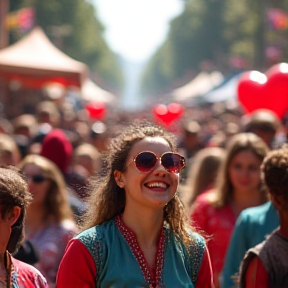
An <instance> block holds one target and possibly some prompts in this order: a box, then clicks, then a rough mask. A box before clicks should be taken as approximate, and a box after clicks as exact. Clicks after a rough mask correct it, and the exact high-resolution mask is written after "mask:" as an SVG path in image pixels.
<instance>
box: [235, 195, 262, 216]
mask: <svg viewBox="0 0 288 288" xmlns="http://www.w3.org/2000/svg"><path fill="white" fill-rule="evenodd" d="M245 192H246V191H245ZM245 192H243V191H234V193H233V197H232V199H231V201H230V206H231V208H232V210H233V211H234V213H235V215H236V216H238V215H239V214H240V213H241V212H242V211H243V210H244V209H246V208H249V207H254V206H259V205H261V204H263V203H264V202H265V201H264V199H263V196H262V195H261V192H260V191H259V190H254V191H249V193H245Z"/></svg>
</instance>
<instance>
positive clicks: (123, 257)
mask: <svg viewBox="0 0 288 288" xmlns="http://www.w3.org/2000/svg"><path fill="white" fill-rule="evenodd" d="M75 238H76V239H79V240H80V241H81V242H82V243H83V244H84V245H85V246H86V247H87V249H88V250H89V252H90V253H91V256H92V257H93V259H94V262H95V266H96V287H164V285H165V287H166V288H169V287H171V288H174V287H187V288H193V287H195V286H194V284H195V283H194V284H193V282H194V281H196V279H197V276H196V277H195V275H197V274H198V270H199V268H200V266H201V261H202V257H203V254H204V248H205V243H204V239H203V238H202V237H201V236H199V235H198V234H196V233H193V234H191V245H190V249H188V251H187V249H186V248H185V246H184V244H183V243H181V242H180V241H178V240H177V239H176V237H175V236H174V234H173V233H172V231H171V230H170V229H169V227H166V226H164V227H163V229H162V231H161V233H160V237H159V241H158V249H157V258H156V259H157V262H156V263H155V264H156V265H155V268H154V271H153V269H151V268H150V267H149V266H148V264H147V262H146V260H145V258H144V254H143V252H142V251H141V249H140V246H139V243H138V241H137V238H136V235H135V234H134V232H133V231H132V230H130V229H129V228H128V227H126V226H125V224H124V223H123V222H122V220H121V218H120V216H118V217H116V218H115V219H114V220H110V221H107V222H106V223H103V224H102V225H99V226H96V227H93V228H90V229H88V230H86V231H84V232H82V233H80V234H79V235H78V236H77V237H75ZM191 254H192V255H191ZM117 260H118V261H117ZM127 275H129V277H127ZM192 278H193V281H192Z"/></svg>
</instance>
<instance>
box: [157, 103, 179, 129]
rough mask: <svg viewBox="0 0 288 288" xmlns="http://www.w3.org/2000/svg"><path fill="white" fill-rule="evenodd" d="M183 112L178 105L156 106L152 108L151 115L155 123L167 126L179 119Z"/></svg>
mask: <svg viewBox="0 0 288 288" xmlns="http://www.w3.org/2000/svg"><path fill="white" fill-rule="evenodd" d="M183 111H184V109H183V107H182V106H181V105H180V104H178V103H171V104H169V105H168V106H166V105H164V104H158V105H156V106H155V107H154V109H153V114H154V117H155V119H156V121H157V122H158V121H160V122H161V123H164V124H165V125H167V126H168V125H170V124H171V123H172V122H174V121H176V120H177V119H179V118H180V117H181V115H182V113H183Z"/></svg>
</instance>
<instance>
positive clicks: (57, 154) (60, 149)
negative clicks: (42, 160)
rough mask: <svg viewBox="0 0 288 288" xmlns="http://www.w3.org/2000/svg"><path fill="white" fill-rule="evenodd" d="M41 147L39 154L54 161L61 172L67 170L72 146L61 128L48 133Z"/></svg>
mask: <svg viewBox="0 0 288 288" xmlns="http://www.w3.org/2000/svg"><path fill="white" fill-rule="evenodd" d="M41 149H42V150H41V156H44V157H46V158H48V159H49V160H51V161H52V162H54V163H55V164H56V165H57V166H58V168H59V169H60V170H61V171H62V172H63V173H66V172H67V171H68V168H69V165H70V161H71V158H72V153H73V147H72V144H71V143H70V141H69V140H68V138H67V137H66V135H65V133H64V132H63V131H62V130H60V129H54V130H52V131H51V132H50V133H48V134H47V135H46V136H45V138H44V140H43V143H42V148H41Z"/></svg>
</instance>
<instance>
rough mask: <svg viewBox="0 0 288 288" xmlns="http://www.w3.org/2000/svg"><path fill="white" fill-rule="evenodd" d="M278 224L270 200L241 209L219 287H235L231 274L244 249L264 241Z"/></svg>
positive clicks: (243, 253)
mask: <svg viewBox="0 0 288 288" xmlns="http://www.w3.org/2000/svg"><path fill="white" fill-rule="evenodd" d="M278 226H279V217H278V212H277V210H276V208H275V207H274V205H273V204H272V202H268V203H265V204H263V205H261V206H257V207H253V208H248V209H245V210H243V211H242V213H241V214H240V215H239V217H238V219H237V221H236V225H235V227H234V230H233V234H232V237H231V240H230V244H229V247H228V250H227V253H226V257H225V262H224V267H223V271H222V276H221V279H222V281H221V282H222V285H221V288H234V287H236V286H235V284H234V282H233V280H232V279H231V276H233V275H235V274H236V273H237V272H238V270H239V267H240V263H241V261H242V260H243V258H244V256H245V253H246V251H247V250H248V249H250V248H252V247H254V246H256V245H257V244H259V243H261V242H262V241H264V240H265V236H267V235H268V234H270V233H271V232H272V231H273V230H275V229H276V228H277V227H278Z"/></svg>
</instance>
